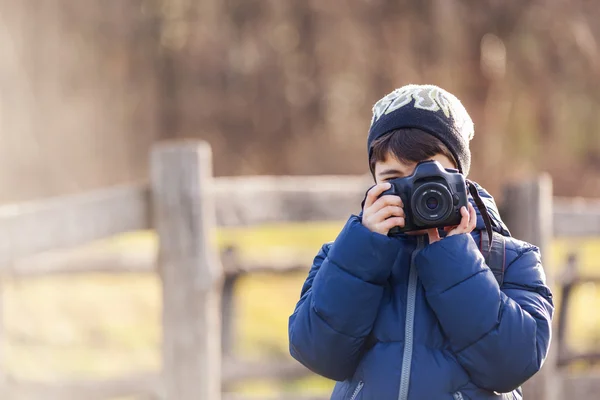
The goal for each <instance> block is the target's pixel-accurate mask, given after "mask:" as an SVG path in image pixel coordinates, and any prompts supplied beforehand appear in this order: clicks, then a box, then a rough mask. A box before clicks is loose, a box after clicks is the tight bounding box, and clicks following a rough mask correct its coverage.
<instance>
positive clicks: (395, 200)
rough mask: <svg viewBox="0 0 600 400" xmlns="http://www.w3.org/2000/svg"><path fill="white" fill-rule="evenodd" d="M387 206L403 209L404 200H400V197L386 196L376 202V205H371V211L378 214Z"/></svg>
mask: <svg viewBox="0 0 600 400" xmlns="http://www.w3.org/2000/svg"><path fill="white" fill-rule="evenodd" d="M387 206H396V207H403V206H404V204H402V199H401V198H400V196H395V195H385V196H381V197H380V198H378V199H377V200H376V201H375V203H373V204H372V205H371V207H370V211H371V212H372V213H376V212H377V211H379V210H381V209H382V208H384V207H387Z"/></svg>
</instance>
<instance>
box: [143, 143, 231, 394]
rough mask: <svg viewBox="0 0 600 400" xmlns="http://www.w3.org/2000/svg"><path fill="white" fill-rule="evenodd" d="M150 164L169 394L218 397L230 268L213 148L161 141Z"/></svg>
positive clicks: (165, 369)
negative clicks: (215, 194)
mask: <svg viewBox="0 0 600 400" xmlns="http://www.w3.org/2000/svg"><path fill="white" fill-rule="evenodd" d="M151 171H152V190H153V205H154V217H155V219H154V220H155V222H156V230H157V232H158V237H159V267H158V270H159V272H160V275H161V282H162V288H163V318H162V325H163V346H162V360H163V362H162V365H163V379H164V385H165V400H196V399H204V400H219V399H220V398H221V322H220V318H221V315H220V309H221V308H220V295H221V286H222V281H223V268H222V266H221V263H220V261H219V259H218V254H217V250H216V245H215V228H216V224H215V205H214V200H213V198H212V193H211V187H212V183H213V182H212V162H211V151H210V147H209V146H208V144H207V143H205V142H195V141H194V142H192V141H190V142H172V143H165V144H162V145H159V146H157V147H155V148H154V149H153V151H152V163H151Z"/></svg>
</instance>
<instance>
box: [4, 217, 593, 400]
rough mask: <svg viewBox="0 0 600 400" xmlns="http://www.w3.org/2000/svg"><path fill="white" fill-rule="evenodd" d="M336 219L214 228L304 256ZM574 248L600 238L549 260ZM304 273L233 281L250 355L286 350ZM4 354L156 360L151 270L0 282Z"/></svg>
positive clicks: (580, 317) (243, 246) (25, 372)
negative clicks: (0, 285)
mask: <svg viewBox="0 0 600 400" xmlns="http://www.w3.org/2000/svg"><path fill="white" fill-rule="evenodd" d="M339 228H340V224H339V223H328V224H301V225H300V224H298V225H285V226H275V225H273V226H265V227H261V228H255V229H252V230H248V229H234V230H227V231H223V232H220V235H219V243H220V245H221V246H225V245H228V244H233V243H236V244H238V245H239V246H240V251H241V255H242V257H243V258H246V259H255V260H261V259H262V260H268V259H272V258H273V257H282V256H283V255H285V254H288V253H289V252H290V251H292V252H293V253H294V256H295V257H300V258H302V259H304V260H306V263H307V264H308V263H310V262H311V260H312V257H313V256H314V254H315V253H316V251H317V250H318V248H319V247H320V245H321V244H322V243H323V242H326V241H330V240H333V239H334V238H335V235H336V234H337V232H338V231H339ZM155 242H156V239H155V237H154V236H153V235H152V234H151V233H147V232H145V233H137V234H132V235H125V236H122V237H119V238H115V239H111V240H109V241H106V242H103V243H100V244H97V245H98V246H123V247H126V248H129V247H134V246H155ZM572 250H574V251H576V252H577V253H578V254H579V255H580V259H581V266H582V270H583V271H585V272H593V271H599V270H600V239H582V240H577V241H571V240H556V241H555V242H554V243H553V245H552V252H551V260H550V263H549V265H552V267H553V269H554V270H556V271H560V270H561V267H560V265H561V263H562V262H563V261H564V260H565V257H566V254H567V253H568V252H569V251H572ZM304 275H305V273H296V274H288V275H283V276H281V275H280V276H275V275H269V274H256V275H252V276H247V277H244V278H243V279H241V280H240V281H239V284H238V286H237V289H236V290H237V293H236V294H237V298H236V301H237V312H238V315H237V328H238V329H237V335H238V340H237V348H236V351H237V353H239V354H243V355H245V356H247V357H257V358H259V357H265V356H273V355H283V356H285V355H286V354H287V318H288V316H289V314H290V313H291V312H292V310H293V307H294V304H295V302H296V301H297V299H298V296H299V291H300V287H301V284H302V282H303V279H304ZM4 299H5V307H4V311H5V324H6V329H7V335H8V345H7V346H6V349H5V350H6V358H7V363H8V367H9V369H10V371H11V372H12V373H13V374H15V375H17V376H20V377H26V378H29V379H40V380H53V379H60V378H65V377H71V378H75V377H81V378H84V377H85V378H89V377H110V376H118V375H120V374H123V373H127V372H134V371H136V370H149V369H158V368H159V353H158V348H159V342H160V324H159V319H160V285H159V281H158V279H157V277H156V276H152V275H149V274H140V275H137V274H132V275H125V276H109V275H86V276H77V277H55V278H36V279H28V280H23V281H14V280H13V281H7V282H5V285H4ZM598 309H600V292H599V290H598V288H597V287H596V286H594V285H592V284H589V285H584V286H582V287H580V288H579V289H578V290H577V293H576V295H575V299H574V302H573V309H572V314H571V320H570V321H569V328H570V329H569V332H568V334H567V335H568V338H569V343H570V344H571V346H572V347H574V348H576V349H580V350H583V349H587V348H593V347H596V348H597V347H598V346H600V313H597V312H590V310H598ZM331 385H332V383H331V382H329V381H327V380H324V379H319V378H309V379H306V380H303V381H302V382H296V383H286V384H281V385H279V386H274V385H270V384H268V383H265V382H254V383H251V384H245V385H243V386H241V387H240V388H239V390H243V391H246V392H248V391H251V392H254V393H264V394H266V393H269V392H272V391H277V390H297V389H299V388H302V389H303V390H305V391H313V392H320V393H323V392H325V393H326V392H329V390H330V388H331Z"/></svg>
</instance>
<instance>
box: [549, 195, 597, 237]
mask: <svg viewBox="0 0 600 400" xmlns="http://www.w3.org/2000/svg"><path fill="white" fill-rule="evenodd" d="M553 224H554V236H557V237H561V236H565V237H571V236H600V199H584V198H564V197H555V198H554V223H553Z"/></svg>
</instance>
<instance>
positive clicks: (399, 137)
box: [369, 128, 458, 174]
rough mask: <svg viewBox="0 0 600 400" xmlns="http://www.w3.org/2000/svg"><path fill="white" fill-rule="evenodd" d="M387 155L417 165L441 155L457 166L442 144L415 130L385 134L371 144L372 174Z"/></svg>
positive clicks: (408, 129) (436, 139) (398, 130)
mask: <svg viewBox="0 0 600 400" xmlns="http://www.w3.org/2000/svg"><path fill="white" fill-rule="evenodd" d="M388 154H391V155H393V156H394V157H395V158H396V159H397V160H398V161H400V162H403V163H411V162H415V163H417V162H420V161H423V160H426V159H428V158H430V157H433V156H434V155H436V154H443V155H445V156H446V157H448V158H449V159H450V161H452V162H453V163H454V165H455V166H457V165H458V163H457V162H456V159H455V158H454V156H453V155H452V153H451V152H450V150H449V149H448V147H446V145H445V144H444V143H442V142H441V141H440V140H439V139H438V138H436V137H435V136H433V135H431V134H429V133H427V132H425V131H422V130H421V129H416V128H402V129H397V130H394V131H391V132H389V133H386V134H385V135H383V136H381V137H379V138H377V139H376V140H375V141H374V142H373V144H372V145H371V151H370V155H369V167H370V169H371V173H372V174H375V164H376V163H377V161H384V160H385V159H386V158H387V156H388Z"/></svg>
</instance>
